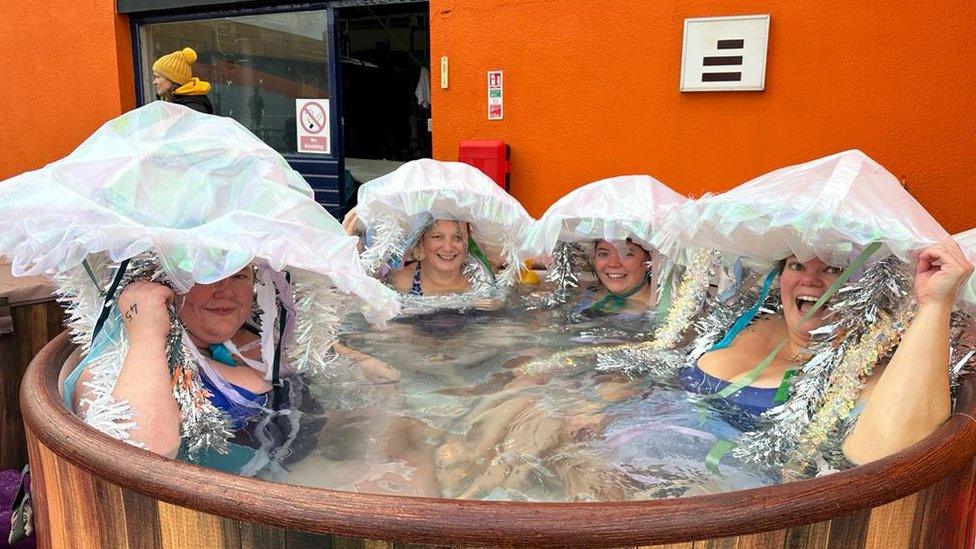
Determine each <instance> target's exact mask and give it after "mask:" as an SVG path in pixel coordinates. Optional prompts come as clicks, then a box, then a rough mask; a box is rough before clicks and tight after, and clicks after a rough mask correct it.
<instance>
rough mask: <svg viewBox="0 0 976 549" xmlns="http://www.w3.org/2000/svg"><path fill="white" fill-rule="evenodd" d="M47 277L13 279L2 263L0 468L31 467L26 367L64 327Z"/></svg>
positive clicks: (0, 301)
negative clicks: (24, 403)
mask: <svg viewBox="0 0 976 549" xmlns="http://www.w3.org/2000/svg"><path fill="white" fill-rule="evenodd" d="M53 289H54V288H53V287H52V286H51V284H50V283H49V282H48V281H47V280H46V279H44V278H41V277H26V278H14V277H13V276H11V274H10V265H9V264H7V263H6V262H5V261H4V260H3V258H0V469H21V468H23V466H24V465H25V464H27V441H26V440H25V438H24V422H23V419H21V417H20V405H19V402H18V400H17V394H18V392H19V391H20V380H21V378H23V376H24V371H26V370H27V365H28V364H30V361H31V359H32V358H33V357H34V355H36V354H37V352H38V351H40V350H41V347H43V346H44V345H45V344H46V343H47V342H48V341H51V340H52V339H54V336H56V335H58V334H59V333H60V332H61V331H62V330H64V326H63V324H62V319H63V317H64V314H63V313H62V311H61V307H60V306H58V304H57V303H56V302H55V301H54V298H53V297H52V296H51V292H52V290H53Z"/></svg>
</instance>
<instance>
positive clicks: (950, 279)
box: [844, 240, 973, 463]
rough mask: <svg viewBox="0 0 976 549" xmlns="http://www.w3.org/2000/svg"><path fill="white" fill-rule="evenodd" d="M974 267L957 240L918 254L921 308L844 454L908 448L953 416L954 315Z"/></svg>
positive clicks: (858, 457) (855, 456)
mask: <svg viewBox="0 0 976 549" xmlns="http://www.w3.org/2000/svg"><path fill="white" fill-rule="evenodd" d="M972 272H973V265H972V264H971V263H970V262H969V261H968V260H967V259H966V257H965V255H964V254H963V252H962V250H961V249H960V248H959V245H958V244H956V243H955V242H954V241H952V240H947V241H945V242H942V243H940V244H936V245H934V246H931V247H929V248H926V249H925V250H923V251H922V253H921V254H920V255H919V257H918V263H917V265H916V269H915V294H916V298H917V300H918V312H917V314H916V315H915V318H914V319H913V320H912V323H911V325H910V326H909V327H908V329H907V330H906V331H905V334H904V335H903V336H902V339H901V343H900V344H899V345H898V349H897V350H896V351H895V354H894V356H892V358H891V361H890V362H888V365H887V366H886V367H885V370H884V372H882V374H881V377H880V378H879V379H878V382H877V384H876V385H875V386H874V388H873V390H872V391H871V394H870V398H869V399H868V402H867V405H866V406H865V408H864V411H863V412H862V413H861V416H860V417H859V418H858V420H857V423H856V424H855V426H854V429H853V430H852V432H851V434H850V435H849V436H848V437H847V440H845V441H844V454H845V455H846V456H847V458H848V459H850V460H851V461H853V462H854V463H866V462H869V461H874V460H876V459H880V458H882V457H885V456H887V455H890V454H893V453H895V452H898V451H900V450H902V449H904V448H907V447H908V446H910V445H912V444H914V443H916V442H918V441H919V440H921V439H923V438H925V437H926V436H928V435H930V434H931V433H932V432H933V431H935V429H936V428H937V427H938V426H939V425H941V424H942V422H944V421H945V420H946V419H947V418H948V417H949V413H950V407H951V397H950V394H949V368H948V364H949V317H950V315H951V313H952V306H953V303H954V302H955V300H956V295H957V294H958V293H959V288H960V287H961V286H962V285H963V283H965V281H966V280H967V279H968V278H969V276H970V275H971V274H972Z"/></svg>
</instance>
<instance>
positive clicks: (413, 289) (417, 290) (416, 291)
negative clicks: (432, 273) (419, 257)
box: [409, 262, 424, 295]
mask: <svg viewBox="0 0 976 549" xmlns="http://www.w3.org/2000/svg"><path fill="white" fill-rule="evenodd" d="M409 293H410V295H424V289H423V288H421V287H420V262H417V269H416V270H415V271H414V272H413V284H411V285H410V292H409Z"/></svg>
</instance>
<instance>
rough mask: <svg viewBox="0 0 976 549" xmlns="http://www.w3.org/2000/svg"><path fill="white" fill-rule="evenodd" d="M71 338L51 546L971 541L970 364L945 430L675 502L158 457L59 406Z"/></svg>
mask: <svg viewBox="0 0 976 549" xmlns="http://www.w3.org/2000/svg"><path fill="white" fill-rule="evenodd" d="M71 350H72V346H71V344H70V343H69V342H68V340H67V337H66V335H64V334H62V335H61V336H59V337H58V338H57V339H55V340H54V341H52V342H51V343H50V344H48V345H47V346H46V347H45V348H44V349H43V350H42V351H41V353H40V354H39V355H37V357H36V358H35V359H34V362H33V363H32V365H31V367H30V368H29V370H28V372H27V375H26V377H25V380H24V384H23V388H22V390H21V405H22V408H23V413H24V420H25V422H26V425H27V434H28V439H29V448H30V459H31V467H32V470H33V473H34V487H33V489H34V502H35V510H36V521H37V527H38V530H39V536H38V541H39V543H40V546H41V547H105V548H109V547H193V548H196V547H290V548H295V547H343V548H346V547H349V548H352V547H363V548H367V547H369V548H381V547H406V546H409V545H412V544H438V545H475V546H497V545H503V546H513V547H525V546H565V547H586V546H592V547H598V546H599V547H618V546H631V547H632V546H638V545H639V546H649V545H654V544H668V543H670V544H678V545H672V546H671V547H681V548H692V547H695V548H699V547H740V548H742V547H770V548H772V547H790V548H813V547H838V548H844V549H846V548H852V547H874V548H884V549H891V548H899V547H938V548H940V549H943V548H960V549H961V548H966V549H971V548H972V547H973V522H972V509H973V503H974V493H973V485H974V480H976V479H974V476H976V467H974V462H973V455H974V453H976V420H974V419H973V417H974V413H976V410H974V405H976V400H974V396H976V385H974V379H973V378H972V376H971V377H970V378H969V379H966V380H965V382H964V384H963V387H961V389H960V394H959V399H958V405H957V410H958V411H957V413H955V414H953V415H952V416H951V417H950V418H949V420H948V421H947V422H946V423H945V424H944V425H942V426H941V427H940V428H939V430H938V431H937V432H936V433H935V434H933V435H932V436H930V437H928V438H927V439H925V440H923V441H921V442H920V443H918V444H916V445H915V446H913V447H912V448H910V449H908V450H906V451H904V452H901V453H899V454H896V455H894V456H891V457H889V458H886V459H884V460H881V461H878V462H875V463H871V464H869V465H866V466H862V467H858V468H855V469H852V470H849V471H844V472H841V473H837V474H834V475H830V476H826V477H823V478H818V479H812V480H806V481H802V482H795V483H790V484H783V485H779V486H772V487H767V488H761V489H755V490H745V491H741V492H732V493H725V494H717V495H709V496H696V497H689V498H680V499H673V500H659V501H647V502H619V503H522V502H488V501H462V500H447V499H426V498H410V497H397V496H382V495H370V494H357V493H348V492H337V491H330V490H323V489H314V488H305V487H297V486H289V485H283V484H275V483H271V482H265V481H260V480H254V479H245V478H241V477H237V476H234V475H228V474H224V473H219V472H216V471H213V470H209V469H204V468H201V467H197V466H194V465H190V464H187V463H181V462H178V461H173V460H169V459H165V458H162V457H159V456H156V455H153V454H150V453H148V452H146V451H143V450H140V449H137V448H134V447H131V446H128V445H126V444H124V443H121V442H118V441H116V440H113V439H111V438H109V437H107V436H105V435H102V434H101V433H98V432H96V431H94V430H91V429H89V428H88V427H86V426H85V425H83V424H82V423H81V422H80V421H79V420H77V419H76V418H75V417H74V416H72V415H71V414H70V413H68V412H67V411H66V410H65V409H64V407H63V406H62V404H61V400H60V398H59V397H58V392H57V389H56V379H57V376H58V371H59V369H60V368H61V365H62V363H63V362H64V360H65V359H66V357H67V356H68V354H69V353H70V351H71ZM711 538H725V539H711ZM370 540H382V541H370ZM694 540H709V541H696V542H694V543H691V542H693V541H694Z"/></svg>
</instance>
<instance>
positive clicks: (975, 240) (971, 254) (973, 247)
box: [952, 227, 976, 308]
mask: <svg viewBox="0 0 976 549" xmlns="http://www.w3.org/2000/svg"><path fill="white" fill-rule="evenodd" d="M952 238H955V239H956V242H958V243H959V245H960V246H962V250H963V252H965V253H966V257H967V258H969V260H970V261H972V262H973V263H974V264H976V227H974V228H972V229H969V230H968V231H963V232H961V233H956V234H954V235H952ZM962 298H963V300H965V301H966V303H967V304H968V305H969V306H971V307H973V308H976V275H971V276H970V277H969V280H968V281H967V282H966V285H965V286H964V287H963V291H962Z"/></svg>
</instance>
